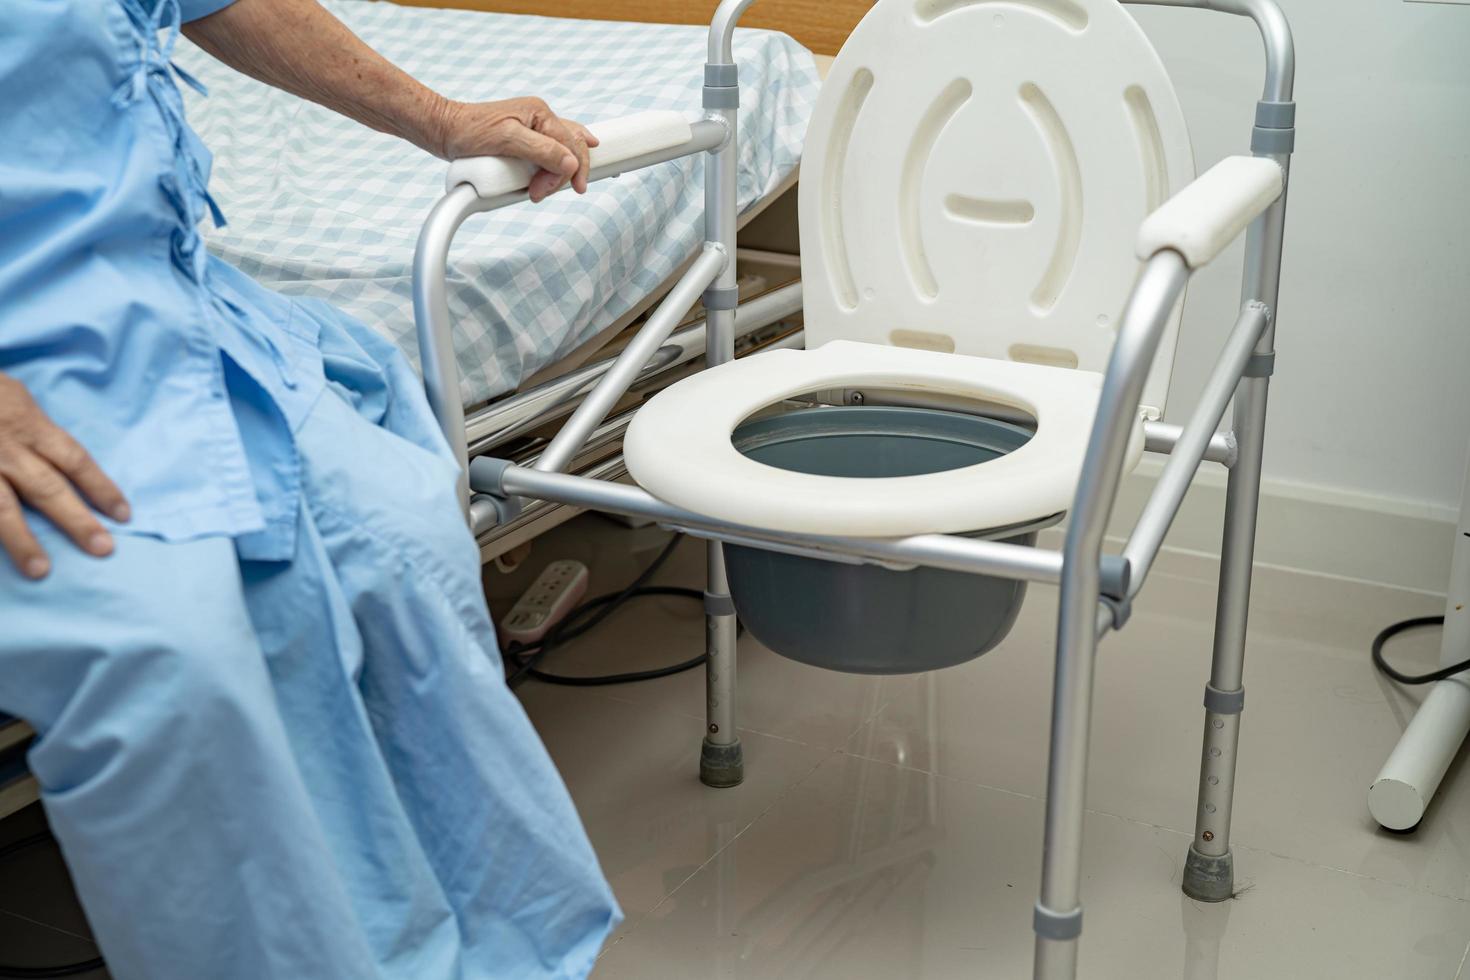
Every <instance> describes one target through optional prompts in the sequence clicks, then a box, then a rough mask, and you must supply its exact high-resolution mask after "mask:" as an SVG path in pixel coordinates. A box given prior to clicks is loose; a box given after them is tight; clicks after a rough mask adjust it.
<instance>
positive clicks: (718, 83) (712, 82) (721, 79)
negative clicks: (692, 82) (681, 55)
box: [704, 64, 740, 88]
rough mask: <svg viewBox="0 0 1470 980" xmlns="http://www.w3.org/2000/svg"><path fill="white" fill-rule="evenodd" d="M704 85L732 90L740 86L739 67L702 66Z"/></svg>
mask: <svg viewBox="0 0 1470 980" xmlns="http://www.w3.org/2000/svg"><path fill="white" fill-rule="evenodd" d="M704 84H706V85H709V86H711V87H714V88H732V87H733V86H736V85H739V84H740V66H739V65H710V64H706V65H705V66H704Z"/></svg>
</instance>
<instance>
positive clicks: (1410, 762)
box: [1368, 459, 1470, 830]
mask: <svg viewBox="0 0 1470 980" xmlns="http://www.w3.org/2000/svg"><path fill="white" fill-rule="evenodd" d="M1463 493H1464V496H1463V497H1461V500H1460V526H1459V528H1458V530H1457V531H1456V533H1455V550H1454V558H1453V560H1452V563H1451V565H1450V587H1449V596H1448V598H1447V600H1446V601H1445V610H1444V636H1443V638H1442V639H1441V641H1440V649H1439V663H1440V666H1442V667H1448V666H1449V665H1450V664H1454V663H1459V662H1460V661H1462V660H1466V659H1470V608H1467V606H1470V459H1467V461H1466V466H1465V489H1464V491H1463ZM1467 734H1470V672H1467V673H1461V674H1457V675H1455V676H1454V677H1450V678H1447V679H1445V680H1442V681H1439V682H1438V683H1436V684H1435V685H1434V687H1433V688H1432V689H1431V690H1430V692H1429V696H1428V697H1426V698H1425V699H1424V703H1423V704H1421V705H1420V706H1419V711H1418V712H1417V713H1416V714H1415V715H1414V720H1413V721H1411V722H1410V723H1409V727H1408V728H1407V729H1406V730H1405V731H1404V734H1403V737H1401V738H1400V739H1399V744H1398V746H1397V747H1396V748H1395V749H1394V750H1393V755H1390V756H1389V757H1388V761H1387V762H1385V763H1384V764H1383V771H1382V772H1380V773H1379V774H1378V778H1377V779H1375V780H1374V781H1373V785H1372V786H1371V787H1370V788H1369V790H1368V812H1370V813H1372V814H1373V819H1374V820H1377V821H1378V822H1379V823H1380V824H1382V825H1383V826H1384V827H1387V828H1388V829H1389V830H1408V829H1409V828H1410V827H1412V826H1414V825H1415V824H1416V823H1418V822H1419V820H1420V818H1422V817H1423V816H1424V810H1425V809H1426V808H1427V807H1428V806H1429V801H1430V800H1431V799H1432V798H1433V797H1434V791H1435V790H1436V789H1438V788H1439V781H1440V780H1441V779H1443V778H1444V774H1445V770H1446V769H1448V768H1449V765H1450V762H1451V760H1453V759H1454V757H1455V753H1456V752H1458V751H1460V743H1461V742H1463V741H1464V740H1465V736H1466V735H1467Z"/></svg>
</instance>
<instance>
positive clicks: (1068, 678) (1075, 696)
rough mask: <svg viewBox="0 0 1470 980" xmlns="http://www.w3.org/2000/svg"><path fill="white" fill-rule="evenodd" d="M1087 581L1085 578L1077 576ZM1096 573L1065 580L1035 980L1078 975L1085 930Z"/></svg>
mask: <svg viewBox="0 0 1470 980" xmlns="http://www.w3.org/2000/svg"><path fill="white" fill-rule="evenodd" d="M1076 579H1083V580H1086V581H1080V582H1079V581H1076ZM1097 603H1098V588H1097V575H1096V573H1095V572H1094V573H1092V574H1090V575H1088V574H1083V575H1078V576H1075V578H1069V579H1064V580H1063V584H1062V614H1061V621H1060V624H1059V627H1058V630H1057V663H1056V676H1055V678H1054V680H1053V685H1052V717H1051V761H1050V766H1049V768H1048V774H1047V776H1048V778H1047V787H1046V845H1045V848H1044V851H1043V856H1042V870H1041V898H1040V900H1038V901H1037V903H1036V911H1035V915H1034V917H1033V921H1032V925H1033V927H1034V928H1035V930H1036V958H1035V961H1034V964H1035V965H1034V971H1035V977H1036V980H1072V978H1074V977H1075V976H1076V975H1077V940H1078V936H1079V935H1080V934H1081V932H1082V900H1081V890H1082V822H1083V819H1084V816H1085V813H1086V810H1085V806H1084V804H1085V796H1086V791H1087V742H1088V735H1089V730H1090V729H1091V727H1092V676H1093V664H1094V660H1095V657H1094V654H1095V653H1096V647H1097V628H1096V621H1097Z"/></svg>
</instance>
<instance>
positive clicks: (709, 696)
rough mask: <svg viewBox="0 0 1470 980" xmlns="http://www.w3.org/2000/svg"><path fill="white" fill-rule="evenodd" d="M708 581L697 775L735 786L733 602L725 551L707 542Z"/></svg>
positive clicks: (741, 765)
mask: <svg viewBox="0 0 1470 980" xmlns="http://www.w3.org/2000/svg"><path fill="white" fill-rule="evenodd" d="M708 547H709V551H708V580H707V581H708V584H707V585H706V587H705V593H704V612H705V615H704V618H705V652H706V653H708V654H709V659H708V661H706V662H705V665H704V689H705V712H706V719H707V727H706V728H705V734H704V745H703V746H702V747H701V749H700V753H699V779H700V782H702V783H704V784H705V785H706V786H715V787H728V786H739V785H740V783H741V782H742V781H743V780H744V779H745V756H744V753H743V752H742V750H741V747H740V737H739V736H738V735H736V734H735V605H734V603H733V602H731V600H730V584H729V582H728V581H727V580H726V578H725V552H724V547H723V546H722V545H721V544H720V543H719V542H718V541H711V542H709V546H708Z"/></svg>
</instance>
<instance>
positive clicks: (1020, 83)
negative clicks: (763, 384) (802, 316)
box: [800, 0, 1194, 416]
mask: <svg viewBox="0 0 1470 980" xmlns="http://www.w3.org/2000/svg"><path fill="white" fill-rule="evenodd" d="M1193 176H1194V163H1193V157H1192V155H1191V153H1190V147H1189V134H1188V131H1187V130H1186V128H1185V124H1184V114H1183V112H1182V110H1181V109H1180V107H1179V101H1178V98H1177V97H1176V95H1175V93H1174V88H1173V85H1172V84H1171V83H1170V81H1169V78H1168V75H1167V74H1166V73H1165V71H1164V67H1163V64H1162V63H1161V62H1160V61H1159V57H1158V54H1157V53H1156V52H1155V51H1154V49H1153V47H1152V46H1151V45H1150V44H1149V42H1148V39H1147V38H1146V37H1145V36H1144V34H1143V31H1142V30H1141V29H1140V28H1139V27H1138V25H1137V23H1135V22H1134V20H1133V19H1132V17H1131V16H1129V14H1128V13H1127V11H1125V10H1124V9H1123V8H1122V7H1121V6H1120V5H1119V4H1118V3H1117V2H1116V0H879V2H878V3H877V4H876V5H875V6H874V7H873V9H872V10H870V11H869V12H868V15H867V16H866V17H865V18H864V19H863V21H862V23H860V24H859V25H858V27H857V29H856V30H855V31H854V32H853V33H852V36H851V37H849V38H848V40H847V43H846V44H845V45H844V46H843V48H842V50H841V52H839V54H838V56H837V60H836V62H835V63H834V64H833V66H832V70H831V73H830V74H829V75H828V77H827V81H826V83H825V86H824V87H823V89H822V93H821V96H820V98H819V100H818V103H817V107H816V110H815V114H814V115H813V118H812V121H811V125H810V127H809V128H808V130H807V141H806V149H805V151H804V154H803V160H802V178H801V192H800V193H801V203H800V211H801V225H802V249H801V258H802V280H803V294H804V296H805V304H806V336H807V345H808V346H810V347H815V346H818V345H820V344H822V343H825V342H827V341H829V340H834V339H839V338H843V339H850V340H861V341H866V342H869V343H880V344H895V345H898V346H903V347H920V348H927V349H932V350H941V351H956V352H959V353H962V354H975V355H980V356H986V357H994V358H1010V359H1013V360H1018V361H1028V362H1033V363H1041V364H1054V365H1062V366H1068V367H1081V368H1085V369H1089V370H1093V371H1102V370H1103V369H1104V368H1105V367H1106V365H1107V359H1108V355H1109V353H1110V352H1111V350H1112V346H1113V341H1114V338H1115V336H1116V329H1117V322H1118V317H1119V315H1120V314H1121V313H1122V310H1123V304H1124V301H1125V300H1126V298H1127V296H1128V292H1129V290H1130V289H1131V287H1132V285H1133V281H1134V279H1135V278H1136V277H1137V274H1138V262H1137V260H1136V259H1135V258H1134V255H1133V244H1134V239H1135V236H1136V234H1137V232H1138V226H1139V224H1140V222H1142V221H1143V219H1144V218H1145V217H1146V216H1147V215H1148V214H1150V213H1151V212H1153V211H1154V210H1155V209H1156V208H1158V206H1159V205H1161V204H1162V203H1163V202H1164V201H1165V200H1167V199H1168V197H1169V195H1170V194H1171V193H1172V192H1173V191H1174V190H1176V189H1178V188H1180V187H1183V186H1184V185H1185V184H1187V183H1188V182H1189V180H1190V178H1191V177H1193ZM1177 332H1178V313H1177V312H1176V314H1175V316H1174V318H1173V319H1172V320H1171V321H1170V323H1169V326H1168V331H1167V333H1166V334H1165V336H1164V339H1163V342H1162V343H1161V344H1160V350H1159V355H1158V358H1157V360H1156V361H1155V364H1154V370H1153V372H1152V373H1151V375H1150V377H1149V381H1148V384H1147V386H1146V387H1145V389H1144V400H1143V405H1144V406H1145V407H1146V409H1147V412H1148V414H1149V415H1150V416H1157V414H1158V413H1159V412H1161V411H1162V409H1163V407H1164V399H1165V397H1166V395H1167V393H1168V384H1169V373H1170V371H1171V370H1172V367H1173V361H1174V344H1175V340H1176V337H1177Z"/></svg>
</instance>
